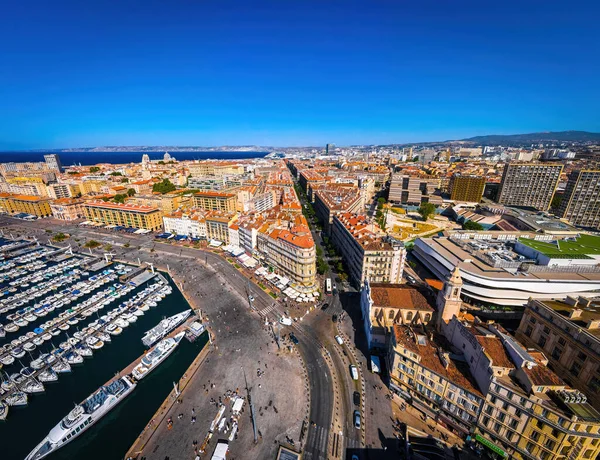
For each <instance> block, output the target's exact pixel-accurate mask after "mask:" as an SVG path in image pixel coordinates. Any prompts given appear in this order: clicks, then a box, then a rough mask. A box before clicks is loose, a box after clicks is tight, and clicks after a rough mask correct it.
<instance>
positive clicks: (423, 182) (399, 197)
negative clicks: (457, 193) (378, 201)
mask: <svg viewBox="0 0 600 460" xmlns="http://www.w3.org/2000/svg"><path fill="white" fill-rule="evenodd" d="M440 186H441V182H440V179H437V178H425V177H420V176H410V175H406V174H403V173H401V172H400V173H394V174H393V175H392V181H391V183H390V192H389V196H388V201H390V202H392V203H397V204H408V205H414V206H420V205H421V203H433V204H436V205H437V204H442V203H443V200H442V197H441V196H439V195H434V192H435V191H437V190H439V189H440Z"/></svg>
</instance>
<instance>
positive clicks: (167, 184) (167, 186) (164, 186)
mask: <svg viewBox="0 0 600 460" xmlns="http://www.w3.org/2000/svg"><path fill="white" fill-rule="evenodd" d="M175 188H176V187H175V185H173V183H172V182H171V181H170V180H169V179H163V180H162V182H157V183H156V184H154V185H153V186H152V191H153V192H158V193H162V194H163V195H164V194H165V193H169V192H172V191H173V190H175Z"/></svg>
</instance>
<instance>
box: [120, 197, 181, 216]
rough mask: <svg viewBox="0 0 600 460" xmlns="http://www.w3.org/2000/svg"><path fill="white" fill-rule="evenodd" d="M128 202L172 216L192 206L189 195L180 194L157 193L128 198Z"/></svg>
mask: <svg viewBox="0 0 600 460" xmlns="http://www.w3.org/2000/svg"><path fill="white" fill-rule="evenodd" d="M128 202H130V203H135V204H137V205H140V206H148V207H151V208H156V209H159V210H160V211H162V213H163V214H172V213H174V212H175V211H177V210H178V209H186V208H189V207H190V205H191V204H192V198H191V196H190V195H184V194H182V193H179V192H177V193H165V194H164V195H161V194H159V193H155V194H151V195H134V196H132V197H131V198H129V200H128Z"/></svg>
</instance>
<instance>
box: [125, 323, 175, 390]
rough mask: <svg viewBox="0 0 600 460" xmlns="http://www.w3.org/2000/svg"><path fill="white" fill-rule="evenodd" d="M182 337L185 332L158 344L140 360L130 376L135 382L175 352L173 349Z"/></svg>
mask: <svg viewBox="0 0 600 460" xmlns="http://www.w3.org/2000/svg"><path fill="white" fill-rule="evenodd" d="M184 336H185V332H180V333H179V334H177V335H176V336H175V337H171V338H168V339H164V340H161V341H160V342H158V344H157V345H156V346H155V347H154V348H153V349H152V350H150V351H149V352H148V353H147V354H146V355H145V356H144V357H143V358H142V360H141V361H140V363H139V364H138V365H137V366H135V367H134V368H133V372H132V375H133V376H134V377H135V378H136V379H137V380H142V379H143V378H144V377H146V376H147V375H148V374H149V373H150V372H152V370H153V369H154V368H155V367H157V366H158V365H159V364H160V363H162V362H163V361H164V360H165V359H167V358H168V357H169V355H170V354H171V353H173V351H175V348H177V345H179V342H181V339H183V337H184Z"/></svg>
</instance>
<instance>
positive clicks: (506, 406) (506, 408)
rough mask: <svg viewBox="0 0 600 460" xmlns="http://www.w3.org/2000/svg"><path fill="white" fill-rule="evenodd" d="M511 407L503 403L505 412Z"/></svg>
mask: <svg viewBox="0 0 600 460" xmlns="http://www.w3.org/2000/svg"><path fill="white" fill-rule="evenodd" d="M509 407H510V406H509V405H508V403H507V402H503V403H502V409H504V410H508V408H509Z"/></svg>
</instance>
